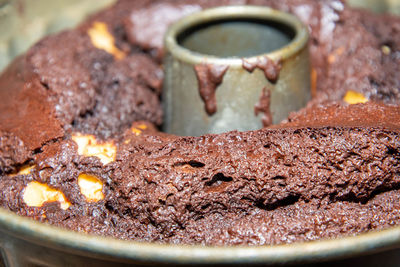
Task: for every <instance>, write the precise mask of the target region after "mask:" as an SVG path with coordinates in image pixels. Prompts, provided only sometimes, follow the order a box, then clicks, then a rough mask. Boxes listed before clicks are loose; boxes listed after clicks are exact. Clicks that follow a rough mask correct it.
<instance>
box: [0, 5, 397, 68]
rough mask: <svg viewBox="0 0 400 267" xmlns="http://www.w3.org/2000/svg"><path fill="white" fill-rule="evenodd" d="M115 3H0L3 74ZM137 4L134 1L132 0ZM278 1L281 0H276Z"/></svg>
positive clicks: (380, 8) (387, 8) (381, 8)
mask: <svg viewBox="0 0 400 267" xmlns="http://www.w3.org/2000/svg"><path fill="white" fill-rule="evenodd" d="M115 1H116V0H96V1H93V0H0V33H1V34H0V71H1V70H2V69H3V68H4V67H5V66H6V65H7V64H8V63H9V62H10V61H11V60H12V59H13V58H14V57H15V56H17V55H19V54H21V53H22V52H24V51H26V50H27V49H28V47H30V46H31V45H32V44H33V43H35V42H36V41H38V40H39V39H40V38H41V37H43V36H44V35H47V34H50V33H54V32H57V31H60V30H62V29H66V28H72V27H74V26H75V25H76V24H77V23H79V22H80V21H82V20H83V19H84V18H85V16H87V15H88V14H90V13H93V12H95V11H97V10H99V9H101V8H104V7H106V6H108V5H111V4H112V3H113V2H115ZM132 1H134V0H132ZM277 1H278V0H277ZM347 2H348V3H349V4H350V5H352V6H355V7H360V8H368V9H370V10H373V11H374V12H378V13H383V12H390V13H393V14H398V15H400V0H347Z"/></svg>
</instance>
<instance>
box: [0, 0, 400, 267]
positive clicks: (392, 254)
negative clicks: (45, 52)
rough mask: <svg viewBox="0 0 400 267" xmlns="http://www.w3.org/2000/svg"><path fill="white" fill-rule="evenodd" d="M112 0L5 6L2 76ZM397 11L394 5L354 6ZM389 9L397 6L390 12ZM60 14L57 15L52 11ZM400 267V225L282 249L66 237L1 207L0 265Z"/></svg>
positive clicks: (43, 0)
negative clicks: (41, 43) (39, 44)
mask: <svg viewBox="0 0 400 267" xmlns="http://www.w3.org/2000/svg"><path fill="white" fill-rule="evenodd" d="M111 2H113V1H112V0H101V1H89V0H85V1H83V0H81V1H79V0H35V1H29V0H15V1H7V0H0V32H1V36H0V70H1V69H2V68H4V67H5V66H6V65H7V64H8V62H10V61H11V60H12V58H14V57H15V56H16V55H18V54H20V53H22V52H23V51H24V50H26V49H27V48H28V47H29V46H30V45H31V44H32V43H33V42H35V41H37V40H38V39H39V38H40V37H42V36H43V35H45V34H48V33H52V32H56V31H59V30H61V29H63V28H66V27H71V26H73V25H74V24H76V23H77V22H79V21H80V20H82V19H83V18H84V17H85V15H86V14H88V13H90V12H93V11H95V10H96V9H98V8H101V7H104V6H106V5H108V4H110V3H111ZM351 3H352V4H354V5H356V6H360V5H361V6H364V7H367V8H372V9H374V10H375V11H385V10H386V9H388V10H391V11H392V12H393V11H394V12H396V7H399V6H400V3H399V4H397V2H396V1H393V0H392V1H378V0H377V1H372V0H370V1H355V0H353V1H351ZM391 6H392V7H393V8H391ZM54 10H58V12H54ZM244 264H246V265H304V264H308V265H307V266H310V265H309V264H312V265H313V266H314V265H315V266H319V265H324V266H354V265H356V266H358V265H360V266H399V265H400V227H393V228H390V229H386V230H381V231H374V232H369V233H365V234H360V235H357V236H351V237H344V238H338V239H329V240H320V241H312V242H303V243H294V244H287V245H277V246H232V247H208V246H197V245H196V246H188V245H172V244H171V245H168V244H155V243H143V242H135V241H123V240H118V239H113V238H106V237H98V236H92V235H85V234H82V233H77V232H72V231H67V230H64V229H60V228H56V227H53V226H49V225H46V224H42V223H39V222H36V221H33V220H30V219H28V218H24V217H20V216H18V215H16V214H13V213H11V212H9V211H6V210H4V209H1V208H0V267H3V266H12V267H13V266H127V265H134V266H142V265H145V266H151V265H244Z"/></svg>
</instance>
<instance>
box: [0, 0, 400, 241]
mask: <svg viewBox="0 0 400 267" xmlns="http://www.w3.org/2000/svg"><path fill="white" fill-rule="evenodd" d="M244 4H250V5H262V6H271V7H273V8H276V9H279V10H283V11H287V12H290V13H293V14H295V15H296V16H298V17H299V18H300V19H301V20H302V21H303V22H304V23H305V24H307V25H308V27H309V30H310V35H311V40H310V44H309V45H310V52H311V61H312V71H311V80H312V88H311V90H312V92H313V96H314V97H313V99H312V100H311V101H310V103H309V104H308V105H307V107H306V108H304V109H302V110H300V111H299V112H295V113H292V114H291V115H290V116H289V118H288V119H287V120H285V121H284V122H282V123H281V124H279V125H273V126H270V127H267V128H263V129H260V130H257V131H249V132H237V131H233V132H228V133H223V134H219V135H215V134H209V135H204V136H200V137H180V136H174V135H169V134H165V133H163V132H161V131H160V126H161V125H162V123H163V122H162V108H161V91H162V80H163V68H162V58H163V54H164V51H163V46H162V36H163V33H164V32H165V30H166V29H167V27H168V25H170V24H171V23H173V22H174V21H176V20H178V19H179V18H180V17H182V16H185V15H188V14H190V13H192V12H196V11H199V10H202V9H205V8H209V7H215V6H220V5H244ZM399 31H400V19H398V18H395V17H390V16H388V15H376V14H371V13H368V12H366V11H362V10H354V9H351V8H349V7H347V6H346V5H345V4H344V3H343V2H341V1H338V0H326V1H317V0H315V1H312V0H284V1H272V0H223V1H211V0H177V1H172V0H164V1H150V0H140V1H128V0H121V1H119V2H117V3H116V4H115V5H114V6H113V7H111V8H109V9H106V10H104V11H101V12H99V13H97V14H95V15H92V16H91V17H89V18H88V19H87V20H86V21H85V22H84V23H82V24H81V25H80V26H78V27H77V28H75V29H73V30H67V31H64V32H61V33H58V34H55V35H52V36H48V37H46V38H44V39H43V40H41V41H40V42H38V43H37V44H35V45H34V46H33V47H32V48H30V49H29V51H28V52H27V53H26V54H24V55H22V56H20V57H19V58H17V59H16V60H14V62H13V63H12V64H11V65H10V66H9V67H8V68H7V69H6V70H5V71H4V73H3V74H2V75H1V76H0V88H1V90H0V96H1V98H2V101H1V102H0V175H1V176H0V189H1V190H0V206H1V207H3V208H6V209H8V210H11V211H13V212H15V213H17V214H19V215H23V216H28V217H31V218H34V219H35V220H38V221H42V222H46V223H48V224H52V225H56V226H60V227H64V228H67V229H72V230H75V231H79V232H85V233H92V234H96V235H103V236H114V237H117V238H120V239H128V240H131V239H132V240H139V241H155V242H163V243H184V244H207V245H236V244H250V245H262V244H280V243H291V242H297V241H307V240H315V239H321V238H336V237H341V236H346V235H355V234H359V233H363V232H366V231H371V230H376V229H384V228H387V227H390V226H394V225H399V224H400V140H399V138H398V135H399V132H400V106H399V104H400V90H399V86H400V79H399V78H398V73H399V71H400V69H399V68H400V67H399V66H400V56H399V55H400V54H399V53H400V52H399V51H400V47H399V46H400V34H399ZM265 97H267V96H265ZM263 106H265V105H263ZM257 112H262V113H264V114H265V116H270V114H268V110H265V109H264V108H258V109H257ZM266 118H267V117H266Z"/></svg>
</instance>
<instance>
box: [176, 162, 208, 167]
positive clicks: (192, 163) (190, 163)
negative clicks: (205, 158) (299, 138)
mask: <svg viewBox="0 0 400 267" xmlns="http://www.w3.org/2000/svg"><path fill="white" fill-rule="evenodd" d="M184 165H189V166H190V167H193V168H202V167H204V166H205V164H204V163H202V162H200V161H196V160H190V161H184V162H177V163H175V164H174V167H177V166H184Z"/></svg>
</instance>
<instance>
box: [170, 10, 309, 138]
mask: <svg viewBox="0 0 400 267" xmlns="http://www.w3.org/2000/svg"><path fill="white" fill-rule="evenodd" d="M307 42H308V31H307V29H306V27H305V26H304V25H303V24H302V23H301V22H300V21H299V20H298V19H297V18H295V17H294V16H292V15H290V14H287V13H284V12H280V11H277V10H273V9H271V8H267V7H255V6H229V7H219V8H213V9H209V10H205V11H201V12H199V13H195V14H192V15H190V16H188V17H185V18H183V19H181V20H180V21H178V22H176V23H175V24H173V25H172V26H171V27H170V28H169V30H168V31H167V34H166V36H165V48H166V57H165V61H164V63H165V64H164V67H165V81H164V92H163V102H164V116H165V117H164V127H163V130H164V131H165V132H167V133H171V134H176V135H181V136H199V135H203V134H208V133H222V132H228V131H232V130H239V131H248V130H257V129H260V128H263V127H266V126H269V125H271V124H277V123H279V122H280V121H282V120H284V119H286V118H287V116H288V114H289V113H290V112H292V111H296V110H299V109H300V108H302V107H304V106H305V105H306V103H307V102H308V100H309V99H310V66H309V54H308V47H307ZM271 70H272V72H274V70H276V71H275V72H276V73H277V75H275V76H276V77H275V76H274V75H271V74H270V73H271ZM210 99H211V100H210Z"/></svg>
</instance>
